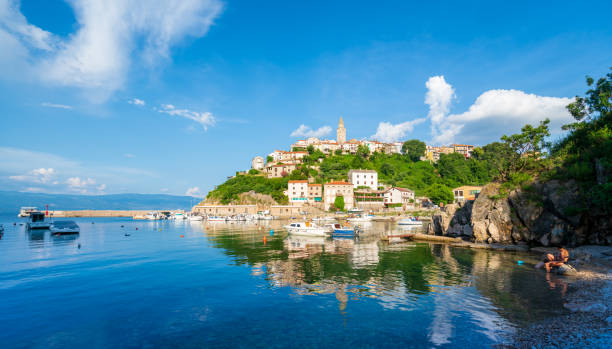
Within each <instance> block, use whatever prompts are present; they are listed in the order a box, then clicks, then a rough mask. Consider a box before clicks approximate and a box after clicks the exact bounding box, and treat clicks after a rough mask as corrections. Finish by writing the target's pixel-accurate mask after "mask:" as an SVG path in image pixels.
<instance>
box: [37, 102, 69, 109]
mask: <svg viewBox="0 0 612 349" xmlns="http://www.w3.org/2000/svg"><path fill="white" fill-rule="evenodd" d="M40 105H41V106H43V107H48V108H58V109H72V106H70V105H65V104H55V103H47V102H43V103H40Z"/></svg>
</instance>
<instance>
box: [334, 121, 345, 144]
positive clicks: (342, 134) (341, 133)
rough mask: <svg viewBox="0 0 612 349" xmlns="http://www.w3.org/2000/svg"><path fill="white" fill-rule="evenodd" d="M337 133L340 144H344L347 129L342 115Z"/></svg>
mask: <svg viewBox="0 0 612 349" xmlns="http://www.w3.org/2000/svg"><path fill="white" fill-rule="evenodd" d="M336 135H337V142H338V144H344V142H346V129H345V128H344V121H343V120H342V116H341V117H340V122H338V130H337V131H336Z"/></svg>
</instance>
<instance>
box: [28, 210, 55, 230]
mask: <svg viewBox="0 0 612 349" xmlns="http://www.w3.org/2000/svg"><path fill="white" fill-rule="evenodd" d="M50 226H51V223H50V222H49V221H47V220H45V214H44V213H42V212H31V213H30V221H29V222H28V223H27V224H26V228H28V230H35V229H49V227H50Z"/></svg>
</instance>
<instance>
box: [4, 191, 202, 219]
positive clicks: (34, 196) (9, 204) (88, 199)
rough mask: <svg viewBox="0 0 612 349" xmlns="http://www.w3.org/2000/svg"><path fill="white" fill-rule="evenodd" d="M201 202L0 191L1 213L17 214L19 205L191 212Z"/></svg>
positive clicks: (157, 196) (185, 198) (162, 196)
mask: <svg viewBox="0 0 612 349" xmlns="http://www.w3.org/2000/svg"><path fill="white" fill-rule="evenodd" d="M200 200H201V199H198V198H194V197H191V196H175V195H165V194H112V195H70V194H42V193H23V192H18V191H1V190H0V214H13V213H14V214H17V213H18V212H19V208H20V207H22V206H36V207H38V208H39V209H44V208H45V205H49V209H50V210H59V211H61V210H87V209H89V210H148V209H150V210H160V209H190V208H191V207H192V205H195V204H197V203H198V202H200Z"/></svg>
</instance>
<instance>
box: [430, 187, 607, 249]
mask: <svg viewBox="0 0 612 349" xmlns="http://www.w3.org/2000/svg"><path fill="white" fill-rule="evenodd" d="M499 188H500V185H499V184H497V183H491V184H488V185H486V186H485V187H484V188H483V190H482V191H481V192H480V195H479V196H478V198H477V199H476V200H474V201H469V202H466V203H464V204H450V205H448V206H446V207H445V208H444V209H443V211H442V212H441V213H438V214H436V215H434V217H433V220H432V224H430V226H429V234H435V235H452V236H462V237H464V238H465V239H468V240H472V241H474V242H487V243H519V244H520V243H529V244H541V245H544V246H549V245H568V246H576V245H583V244H612V217H610V215H608V214H606V213H605V212H595V211H593V210H584V209H580V207H583V205H581V204H580V203H581V197H580V191H579V188H578V186H577V185H576V183H574V182H571V181H570V182H559V181H556V180H552V181H548V182H534V183H532V184H531V185H529V186H526V187H524V188H521V189H516V190H513V191H511V192H510V193H508V195H499Z"/></svg>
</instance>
